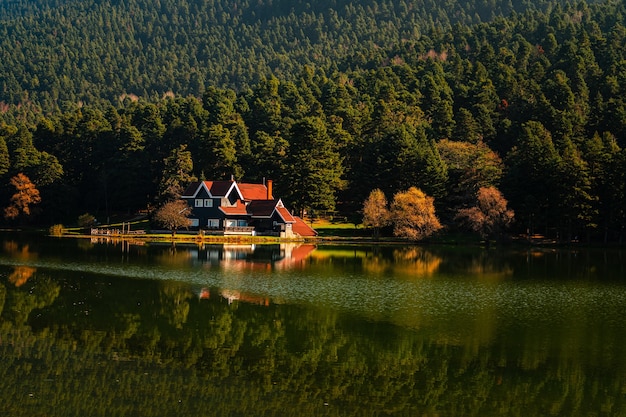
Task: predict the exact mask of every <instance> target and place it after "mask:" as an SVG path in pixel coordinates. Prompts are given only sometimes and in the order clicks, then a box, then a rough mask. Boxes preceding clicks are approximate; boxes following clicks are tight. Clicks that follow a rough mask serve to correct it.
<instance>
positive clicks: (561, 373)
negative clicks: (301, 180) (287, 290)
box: [0, 251, 626, 417]
mask: <svg viewBox="0 0 626 417" xmlns="http://www.w3.org/2000/svg"><path fill="white" fill-rule="evenodd" d="M394 256H398V257H399V258H405V259H407V262H408V263H409V264H411V263H415V262H416V261H422V260H423V259H427V258H424V256H425V254H424V252H420V251H416V252H407V253H399V254H397V255H394ZM107 279H108V278H107ZM61 282H62V283H55V282H54V281H52V280H51V279H50V278H48V277H45V276H43V277H42V276H41V274H36V276H35V277H33V278H32V279H31V280H29V281H28V283H27V284H26V285H25V286H22V287H20V288H16V287H14V286H7V287H6V288H5V291H6V292H7V296H6V299H7V305H6V307H5V311H4V313H3V314H2V316H1V323H0V357H2V359H3V360H2V361H0V375H2V378H0V392H2V393H3V394H2V396H3V397H1V398H2V399H5V401H4V402H2V403H1V405H0V414H6V415H61V414H62V415H91V416H105V415H106V416H109V415H142V416H147V417H149V416H162V415H197V416H202V415H211V416H221V415H235V414H251V415H282V416H302V415H359V416H373V415H381V414H388V415H449V416H451V415H454V416H469V415H544V414H546V413H550V414H552V415H583V414H594V412H595V414H601V413H600V410H602V409H603V408H602V407H605V408H604V409H607V408H606V407H609V408H608V410H609V413H611V414H612V415H621V414H623V413H624V412H625V411H626V410H625V409H624V403H623V401H622V400H620V397H619V395H620V392H621V387H624V386H626V372H625V371H626V369H625V367H626V365H625V364H624V363H623V361H622V359H621V356H619V355H618V356H616V355H615V353H619V352H622V350H621V348H620V346H626V335H624V334H622V335H617V334H613V333H611V334H608V333H606V331H605V330H603V329H602V328H598V327H597V326H593V325H592V324H593V323H592V322H586V323H583V324H581V325H580V326H578V327H574V328H572V329H571V330H568V332H570V333H568V337H565V338H558V337H551V336H550V335H548V334H545V333H542V332H541V331H537V329H535V328H533V327H534V326H532V324H533V323H532V322H531V321H529V323H528V327H526V328H525V329H524V331H523V332H522V333H521V334H506V335H505V336H504V337H501V338H500V339H498V340H495V339H494V335H493V334H492V335H491V336H492V341H491V344H488V343H486V341H485V339H484V338H483V336H480V335H476V336H475V337H474V338H471V337H468V338H466V339H458V338H454V335H450V337H449V340H450V342H446V341H445V339H443V338H442V339H438V340H434V339H433V338H432V337H431V336H430V335H428V334H425V333H424V332H421V331H414V330H410V329H407V328H403V327H401V326H394V325H392V324H389V323H388V322H383V321H381V322H365V321H362V320H361V319H359V318H356V317H352V316H346V315H343V314H340V313H339V312H338V311H336V310H329V309H323V308H318V307H314V306H312V307H304V306H293V305H276V304H271V305H269V306H258V305H254V304H247V303H243V302H236V303H232V304H229V303H228V302H227V300H224V299H223V298H221V297H220V296H215V297H212V298H211V297H210V298H208V299H200V298H199V297H196V296H193V292H192V291H191V288H190V287H189V286H188V285H186V284H184V283H177V282H174V283H172V282H166V283H163V282H161V281H147V280H145V281H142V280H137V281H131V280H122V279H118V280H114V279H111V280H110V281H103V282H94V281H93V280H92V281H91V282H90V283H87V282H85V281H83V280H82V277H79V278H76V280H75V281H72V280H71V279H70V278H69V277H66V278H64V279H63V280H62V281H61ZM35 286H36V287H43V288H46V286H47V288H48V291H45V292H44V291H43V290H39V289H36V288H35ZM54 286H56V288H57V289H59V288H62V291H61V293H60V294H58V297H56V298H45V297H44V295H45V294H46V293H50V289H53V288H54ZM25 287H28V289H26V288H25ZM0 288H3V287H0ZM31 290H33V291H35V293H34V295H31V294H30V291H31ZM211 292H212V293H214V294H218V293H219V291H217V290H213V289H212V290H211ZM52 293H54V291H52ZM20 297H22V298H20ZM24 297H25V298H28V297H32V299H31V300H30V301H31V302H32V306H38V307H34V308H30V309H29V308H25V311H27V313H26V316H27V317H26V319H25V320H23V319H22V318H20V319H19V320H12V318H16V316H14V315H13V314H14V313H13V312H14V311H15V309H18V308H19V309H21V308H22V307H23V304H20V303H21V302H23V301H24ZM18 300H22V301H18ZM55 300H56V302H55ZM77 300H81V302H83V303H84V304H85V305H89V306H90V309H91V310H90V314H89V315H82V316H81V317H80V319H77V318H76V315H77V311H78V310H77V309H76V308H75V307H74V306H73V305H74V302H75V301H77ZM35 310H37V311H35ZM7 311H9V312H11V314H5V313H6V312H7ZM34 322H36V323H37V326H33V327H36V330H35V331H32V330H30V329H29V328H28V327H27V326H24V324H25V323H34ZM492 324H493V323H492ZM460 325H463V323H460ZM470 333H471V332H470ZM477 340H478V341H480V343H477V342H476V341H477ZM600 342H601V343H600ZM600 344H602V345H605V347H604V348H602V347H600V346H599V345H600ZM608 346H611V347H612V348H615V349H616V350H609V348H608ZM16 347H18V348H16ZM576 352H578V353H577V354H576ZM563 353H565V355H563ZM611 353H612V354H611ZM622 353H623V352H622ZM577 355H578V356H577ZM599 374H603V376H602V377H600V376H599ZM611 393H614V394H615V395H613V396H612V395H611ZM30 394H32V396H30ZM15 398H23V399H24V400H23V401H15V400H14V401H8V399H15ZM326 404H327V405H326ZM546 410H548V411H546ZM522 412H523V413H522Z"/></svg>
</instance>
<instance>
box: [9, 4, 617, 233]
mask: <svg viewBox="0 0 626 417" xmlns="http://www.w3.org/2000/svg"><path fill="white" fill-rule="evenodd" d="M148 3H149V4H148ZM448 3H449V4H448ZM0 4H1V5H2V7H1V11H0V21H2V25H0V33H1V34H2V36H1V37H0V39H2V40H1V41H0V43H1V44H2V48H0V50H1V51H2V59H1V60H0V81H1V83H2V90H1V91H0V112H1V114H0V178H1V179H0V186H1V190H0V198H1V200H0V207H2V208H5V207H7V208H11V207H13V211H12V210H8V209H5V210H4V213H5V215H6V214H9V216H5V218H4V220H2V222H3V223H4V224H7V225H15V224H23V223H29V224H38V225H51V224H54V223H66V222H72V221H75V219H76V218H77V217H78V216H79V215H81V214H83V213H86V212H89V213H93V214H95V215H97V216H99V217H101V218H102V217H109V215H112V214H114V213H127V214H132V213H136V212H137V211H139V210H145V209H147V208H151V207H156V206H158V205H159V204H161V203H162V202H163V201H164V199H166V198H167V196H168V190H171V185H172V184H178V185H182V184H184V183H185V182H187V181H189V180H190V179H192V178H198V179H228V178H230V177H231V176H234V177H235V178H236V179H237V180H244V181H248V182H254V181H259V182H260V181H262V180H263V179H264V178H267V179H273V180H274V183H275V189H276V193H275V194H276V195H279V196H281V197H282V198H283V200H284V201H285V203H286V204H287V205H288V206H289V207H292V208H293V209H294V210H295V211H296V212H303V211H306V212H307V213H309V214H313V215H314V214H315V213H332V214H339V215H341V216H345V217H346V218H349V219H350V221H353V222H355V223H359V222H360V221H361V212H362V209H363V203H364V201H365V200H366V199H367V198H368V195H369V194H370V192H371V191H372V190H374V189H381V190H382V191H383V192H384V194H385V195H386V197H387V198H388V199H389V200H391V198H392V197H393V196H394V195H395V194H396V193H398V192H400V191H404V190H407V189H409V188H411V187H417V188H419V189H420V190H422V191H423V192H424V193H426V194H427V195H428V196H431V197H433V198H434V204H435V207H436V211H437V215H438V216H439V218H440V219H441V222H442V224H443V225H444V226H446V228H447V230H454V229H455V228H457V227H459V225H457V224H456V222H455V218H456V214H457V213H458V212H459V210H463V209H467V208H468V207H472V206H473V205H474V204H475V203H476V202H475V200H476V195H477V192H478V190H480V189H482V188H485V187H493V188H496V189H497V190H499V191H500V192H501V193H502V195H503V196H504V198H506V200H507V201H508V206H509V207H510V208H511V209H512V210H513V211H514V213H515V222H514V224H513V226H512V229H511V231H512V232H513V233H532V234H542V235H545V236H550V237H553V238H557V239H562V240H572V239H580V240H583V239H584V240H589V241H591V240H593V241H601V242H621V241H622V240H623V237H624V227H625V226H626V212H625V210H624V207H626V189H625V188H626V169H625V168H626V150H624V147H625V146H626V137H625V134H626V58H625V52H626V28H625V24H624V16H625V4H624V2H598V3H594V2H585V1H579V2H574V3H558V2H534V3H533V4H532V5H531V4H528V3H519V4H518V3H517V2H514V3H513V2H502V3H498V2H496V1H492V2H488V1H485V2H477V3H471V4H470V3H463V2H462V1H459V2H452V1H450V2H446V4H441V5H433V4H430V3H429V2H408V1H362V2H358V4H357V3H356V2H351V1H332V2H330V3H329V4H330V5H326V4H324V5H323V6H322V5H316V4H311V3H307V2H283V1H274V2H272V1H268V2H255V3H254V4H251V3H248V2H245V1H242V2H235V3H233V2H230V3H228V4H227V3H226V2H211V3H210V4H209V2H207V3H202V2H195V3H194V2H191V1H187V2H184V1H183V2H176V3H175V4H174V2H169V1H166V0H164V1H152V0H151V1H147V0H146V2H141V1H119V2H97V1H85V2H72V1H67V2H62V1H56V2H47V3H46V4H45V5H44V4H39V3H38V2H33V3H31V2H29V3H26V2H6V1H2V2H1V3H0ZM19 174H21V175H22V176H21V177H18V175H19ZM19 178H22V179H23V178H26V179H27V180H28V182H25V181H23V180H22V181H18V180H17V179H19ZM20 184H21V185H20ZM24 184H26V185H28V184H30V186H31V187H32V188H34V189H36V190H37V191H38V194H37V196H36V198H35V199H34V200H33V201H32V202H31V203H32V204H30V205H28V204H27V205H26V206H25V207H26V209H27V210H26V211H25V210H24V208H25V207H24V206H18V207H16V206H15V204H12V202H15V200H14V198H13V197H15V195H16V190H18V191H17V192H19V190H20V187H24ZM7 210H8V211H7ZM16 210H17V211H16ZM11 214H14V215H11Z"/></svg>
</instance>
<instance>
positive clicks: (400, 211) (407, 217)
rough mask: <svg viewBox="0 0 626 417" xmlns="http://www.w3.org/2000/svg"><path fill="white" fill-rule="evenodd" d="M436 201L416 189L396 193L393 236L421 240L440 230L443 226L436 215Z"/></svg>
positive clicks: (392, 218)
mask: <svg viewBox="0 0 626 417" xmlns="http://www.w3.org/2000/svg"><path fill="white" fill-rule="evenodd" d="M434 201H435V199H434V198H433V197H429V196H428V195H426V194H425V193H424V192H423V191H422V190H420V189H419V188H416V187H411V188H409V189H408V190H407V191H401V192H398V193H396V194H395V195H394V196H393V202H392V203H391V220H392V222H393V234H394V235H396V236H399V237H406V238H409V239H412V240H421V239H424V238H426V237H428V236H430V235H432V234H433V233H435V232H437V231H438V230H440V229H441V228H442V226H441V223H440V222H439V219H438V218H437V215H436V214H435V205H434Z"/></svg>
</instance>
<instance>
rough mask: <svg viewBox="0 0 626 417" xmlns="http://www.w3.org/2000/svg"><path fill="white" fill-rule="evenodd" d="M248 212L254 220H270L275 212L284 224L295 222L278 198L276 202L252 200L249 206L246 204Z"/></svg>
mask: <svg viewBox="0 0 626 417" xmlns="http://www.w3.org/2000/svg"><path fill="white" fill-rule="evenodd" d="M248 212H249V213H250V215H251V216H252V217H256V218H262V217H264V218H270V217H272V216H273V215H274V213H275V212H276V213H278V215H279V216H280V217H281V218H282V219H283V221H284V222H285V223H295V222H296V220H295V219H294V218H293V216H292V215H291V213H290V212H289V210H287V209H286V208H285V206H284V205H283V201H282V200H281V199H280V198H279V199H277V200H252V201H251V202H250V204H248Z"/></svg>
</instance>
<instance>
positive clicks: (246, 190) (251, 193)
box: [237, 182, 268, 201]
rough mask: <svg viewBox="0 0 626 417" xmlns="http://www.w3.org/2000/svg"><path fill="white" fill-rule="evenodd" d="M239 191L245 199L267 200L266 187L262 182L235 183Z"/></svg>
mask: <svg viewBox="0 0 626 417" xmlns="http://www.w3.org/2000/svg"><path fill="white" fill-rule="evenodd" d="M237 186H238V187H239V191H241V194H242V195H243V199H244V200H246V201H251V200H267V199H268V198H267V187H266V186H265V185H263V184H249V183H244V182H240V183H238V184H237Z"/></svg>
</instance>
